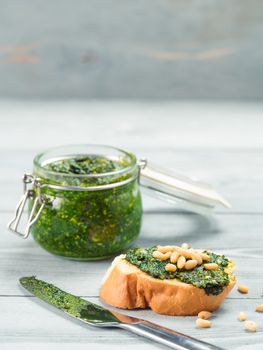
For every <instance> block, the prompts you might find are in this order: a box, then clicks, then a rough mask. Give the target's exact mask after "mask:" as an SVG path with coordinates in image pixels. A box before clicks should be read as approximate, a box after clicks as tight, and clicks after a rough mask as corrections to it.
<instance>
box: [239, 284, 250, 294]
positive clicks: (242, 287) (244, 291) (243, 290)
mask: <svg viewBox="0 0 263 350" xmlns="http://www.w3.org/2000/svg"><path fill="white" fill-rule="evenodd" d="M237 290H238V291H239V293H242V294H247V293H248V287H247V286H245V285H244V284H240V285H239V286H238V287H237Z"/></svg>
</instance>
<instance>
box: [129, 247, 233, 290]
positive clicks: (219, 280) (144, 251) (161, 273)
mask: <svg viewBox="0 0 263 350" xmlns="http://www.w3.org/2000/svg"><path fill="white" fill-rule="evenodd" d="M156 249H157V247H152V248H132V249H129V250H128V251H127V253H126V257H125V259H126V260H127V261H128V262H130V263H131V264H133V265H135V266H137V267H138V268H139V269H140V270H142V271H143V272H146V273H148V274H149V275H151V276H152V277H154V278H159V279H161V280H164V279H174V278H176V279H178V280H180V281H181V282H184V283H188V284H192V285H194V286H195V287H197V288H203V289H204V290H205V292H206V293H207V294H213V295H218V294H220V293H221V292H222V291H223V289H224V287H225V286H227V285H228V284H229V282H230V281H229V276H228V274H227V273H226V272H225V271H224V270H225V268H226V267H227V266H228V264H229V262H230V261H229V260H228V259H227V258H226V257H225V256H224V255H217V254H215V253H212V252H209V251H205V253H206V254H208V255H209V256H210V260H209V262H211V263H216V264H218V268H217V269H216V270H213V271H211V270H206V269H204V266H203V264H202V265H198V266H196V267H195V268H194V269H192V270H184V269H182V270H177V271H176V272H168V271H166V270H165V265H166V264H167V263H168V261H161V260H159V259H155V258H153V256H152V254H153V252H154V251H155V250H156Z"/></svg>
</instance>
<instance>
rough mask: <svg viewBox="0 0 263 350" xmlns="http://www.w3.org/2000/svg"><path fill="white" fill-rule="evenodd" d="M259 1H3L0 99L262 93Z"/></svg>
mask: <svg viewBox="0 0 263 350" xmlns="http://www.w3.org/2000/svg"><path fill="white" fill-rule="evenodd" d="M262 23H263V1H262V0H250V1H247V0H231V1H229V0H221V1H216V0H198V1H194V0H132V1H131V0H129V1H128V0H88V1H87V0H86V1H85V0H78V1H73V0H54V1H43V0H34V1H33V0H9V1H5V0H0V76H1V80H0V97H15V98H24V97H26V98H71V97H73V98H116V97H118V98H126V99H129V98H136V99H143V98H149V99H159V98H160V99H163V98H170V99H210V100H215V99H216V100H220V99H237V100H259V99H262V97H263V77H262V62H263V47H262V38H263V24H262Z"/></svg>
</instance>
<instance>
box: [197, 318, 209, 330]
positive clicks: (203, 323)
mask: <svg viewBox="0 0 263 350" xmlns="http://www.w3.org/2000/svg"><path fill="white" fill-rule="evenodd" d="M195 324H196V327H198V328H210V327H211V326H212V322H211V321H209V320H204V319H203V318H198V319H197V320H196V321H195Z"/></svg>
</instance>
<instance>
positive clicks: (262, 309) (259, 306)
mask: <svg viewBox="0 0 263 350" xmlns="http://www.w3.org/2000/svg"><path fill="white" fill-rule="evenodd" d="M256 311H257V312H263V304H260V305H257V306H256Z"/></svg>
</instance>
